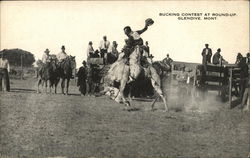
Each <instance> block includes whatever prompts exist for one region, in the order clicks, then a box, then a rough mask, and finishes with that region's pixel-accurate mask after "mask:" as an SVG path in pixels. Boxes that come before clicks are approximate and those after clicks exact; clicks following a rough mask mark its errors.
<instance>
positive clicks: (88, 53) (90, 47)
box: [87, 41, 94, 58]
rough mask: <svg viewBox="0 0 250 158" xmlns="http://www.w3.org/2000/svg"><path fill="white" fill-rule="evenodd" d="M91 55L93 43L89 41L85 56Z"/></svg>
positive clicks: (89, 56) (92, 53) (90, 56)
mask: <svg viewBox="0 0 250 158" xmlns="http://www.w3.org/2000/svg"><path fill="white" fill-rule="evenodd" d="M93 55H94V48H93V43H92V41H89V44H88V49H87V57H88V58H92V57H93Z"/></svg>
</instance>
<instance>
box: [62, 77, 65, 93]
mask: <svg viewBox="0 0 250 158" xmlns="http://www.w3.org/2000/svg"><path fill="white" fill-rule="evenodd" d="M64 87H65V79H64V78H63V79H62V81H61V88H62V94H65V93H64Z"/></svg>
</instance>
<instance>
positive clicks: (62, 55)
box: [56, 45, 74, 79]
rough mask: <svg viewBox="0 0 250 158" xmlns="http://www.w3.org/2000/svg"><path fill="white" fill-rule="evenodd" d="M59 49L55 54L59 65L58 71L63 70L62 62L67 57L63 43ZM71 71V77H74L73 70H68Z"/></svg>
mask: <svg viewBox="0 0 250 158" xmlns="http://www.w3.org/2000/svg"><path fill="white" fill-rule="evenodd" d="M61 49H62V51H61V52H60V53H58V54H57V56H56V57H57V60H58V66H59V69H60V70H59V71H61V72H62V71H63V70H62V64H63V63H64V61H65V60H66V59H67V57H68V55H67V53H66V52H65V46H64V45H63V46H62V47H61ZM70 73H71V79H73V78H74V76H73V72H72V71H71V72H70Z"/></svg>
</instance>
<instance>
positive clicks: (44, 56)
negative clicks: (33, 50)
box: [42, 53, 50, 64]
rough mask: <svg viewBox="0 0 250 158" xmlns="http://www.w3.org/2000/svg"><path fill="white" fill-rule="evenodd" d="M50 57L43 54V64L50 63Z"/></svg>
mask: <svg viewBox="0 0 250 158" xmlns="http://www.w3.org/2000/svg"><path fill="white" fill-rule="evenodd" d="M49 57H50V55H49V54H46V53H43V57H42V62H43V63H44V64H45V63H47V62H48V60H49Z"/></svg>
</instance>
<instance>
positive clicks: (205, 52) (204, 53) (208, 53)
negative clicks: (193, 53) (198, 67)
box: [201, 44, 212, 71]
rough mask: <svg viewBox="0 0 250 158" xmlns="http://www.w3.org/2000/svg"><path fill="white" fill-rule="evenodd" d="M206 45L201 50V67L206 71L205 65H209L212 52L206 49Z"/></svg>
mask: <svg viewBox="0 0 250 158" xmlns="http://www.w3.org/2000/svg"><path fill="white" fill-rule="evenodd" d="M208 46H209V45H208V44H205V48H204V49H203V50H202V53H201V55H202V65H203V67H204V70H205V71H207V63H211V57H212V50H211V48H208Z"/></svg>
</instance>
